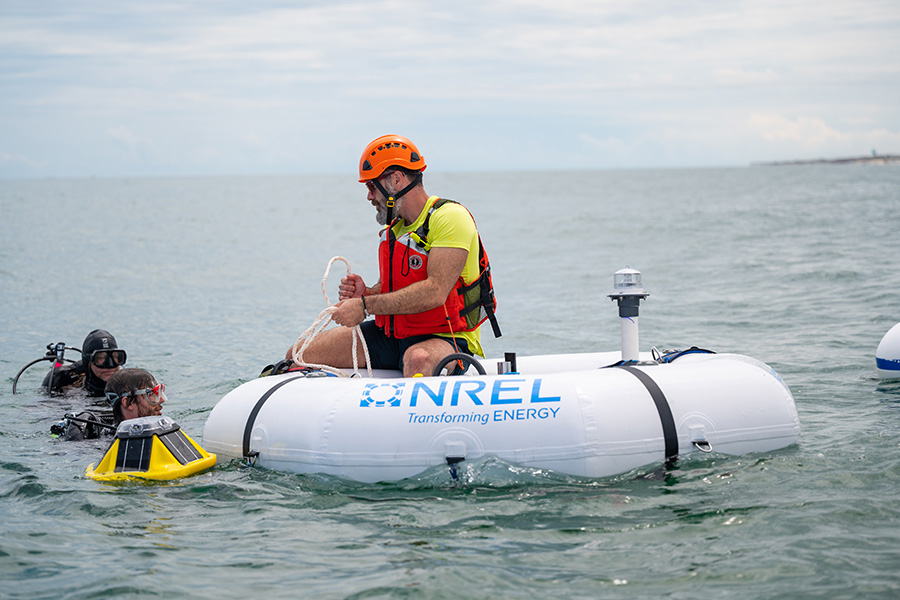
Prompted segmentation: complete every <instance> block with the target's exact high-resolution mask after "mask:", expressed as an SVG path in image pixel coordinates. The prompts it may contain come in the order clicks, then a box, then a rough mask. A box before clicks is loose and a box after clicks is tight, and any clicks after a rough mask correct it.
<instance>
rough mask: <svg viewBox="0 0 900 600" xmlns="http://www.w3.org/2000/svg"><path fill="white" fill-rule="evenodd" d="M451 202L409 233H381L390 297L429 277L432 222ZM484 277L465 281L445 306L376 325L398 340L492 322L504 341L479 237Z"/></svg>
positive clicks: (382, 318) (384, 285)
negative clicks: (396, 234)
mask: <svg viewBox="0 0 900 600" xmlns="http://www.w3.org/2000/svg"><path fill="white" fill-rule="evenodd" d="M447 202H454V200H448V199H446V198H442V199H438V200H436V201H435V202H434V204H433V205H432V206H431V208H430V209H428V214H427V215H426V216H425V221H424V222H423V223H422V226H421V227H419V228H418V229H416V230H415V231H411V232H409V233H406V234H403V235H401V236H400V237H399V238H397V237H395V236H394V232H393V227H392V226H393V223H392V224H391V226H388V227H386V228H384V229H383V230H382V231H381V242H380V243H379V245H378V271H379V275H380V276H381V292H382V293H387V292H392V291H396V290H399V289H402V288H405V287H406V286H408V285H411V284H413V283H415V282H417V281H424V280H425V279H426V278H427V277H428V252H429V250H430V249H431V244H429V243H428V224H429V220H430V219H431V214H432V213H433V212H434V211H436V210H437V209H438V208H440V207H441V206H443V205H444V204H446V203H447ZM478 258H479V271H480V273H479V276H478V277H476V278H475V280H474V281H473V282H472V283H470V284H469V285H466V284H465V282H464V281H463V279H462V277H460V278H459V279H458V280H457V282H456V285H454V286H453V290H451V291H450V295H449V296H447V300H446V301H445V302H444V304H443V305H441V306H437V307H435V308H432V309H431V310H427V311H425V312H421V313H416V314H412V315H375V324H376V325H378V326H379V327H381V328H382V329H383V330H384V332H385V334H387V335H388V336H390V337H394V338H406V337H410V336H413V335H426V334H436V333H451V334H452V333H456V332H460V331H474V330H475V329H477V328H478V326H479V325H481V324H482V323H483V322H484V321H485V320H486V319H490V320H491V326H492V328H493V331H494V336H495V337H500V327H499V326H498V324H497V320H496V317H495V316H494V309H495V308H496V305H497V303H496V300H495V298H494V288H493V283H492V282H491V267H490V263H489V261H488V258H487V254H486V253H485V252H484V247H483V246H482V244H481V236H479V237H478Z"/></svg>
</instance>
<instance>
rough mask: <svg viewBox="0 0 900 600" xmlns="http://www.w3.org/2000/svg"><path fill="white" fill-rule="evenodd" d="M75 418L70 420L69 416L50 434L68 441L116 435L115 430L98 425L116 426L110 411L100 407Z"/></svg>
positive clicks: (53, 427) (52, 429)
mask: <svg viewBox="0 0 900 600" xmlns="http://www.w3.org/2000/svg"><path fill="white" fill-rule="evenodd" d="M74 417H75V419H69V418H68V416H67V417H66V418H63V419H62V420H61V421H60V422H59V423H57V424H56V425H53V426H52V427H50V433H52V434H54V435H57V436H59V437H60V438H61V439H64V440H66V441H78V440H94V439H97V438H99V437H102V436H105V435H111V434H113V433H115V430H114V429H110V428H109V427H102V426H101V425H97V423H102V424H104V425H115V424H116V423H115V417H113V414H112V411H110V410H108V409H106V410H104V409H102V408H100V407H98V408H96V409H93V410H85V411H81V412H80V413H78V414H77V415H74ZM76 419H77V420H76ZM85 421H87V422H85Z"/></svg>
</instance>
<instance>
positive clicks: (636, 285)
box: [613, 267, 645, 294]
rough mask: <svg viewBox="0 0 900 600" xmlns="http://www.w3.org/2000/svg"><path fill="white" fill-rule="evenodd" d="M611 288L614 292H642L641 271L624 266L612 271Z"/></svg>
mask: <svg viewBox="0 0 900 600" xmlns="http://www.w3.org/2000/svg"><path fill="white" fill-rule="evenodd" d="M613 289H614V290H615V293H616V294H629V293H632V294H633V293H637V294H644V293H645V292H644V288H643V287H641V272H640V271H638V270H636V269H630V268H628V267H625V268H624V269H620V270H618V271H616V272H615V273H613Z"/></svg>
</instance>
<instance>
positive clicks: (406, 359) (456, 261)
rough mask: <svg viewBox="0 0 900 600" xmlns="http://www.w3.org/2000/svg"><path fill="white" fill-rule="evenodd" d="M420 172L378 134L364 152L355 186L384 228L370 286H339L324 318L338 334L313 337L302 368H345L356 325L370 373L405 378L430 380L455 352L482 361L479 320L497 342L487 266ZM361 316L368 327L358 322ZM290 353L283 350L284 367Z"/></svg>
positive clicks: (400, 141)
mask: <svg viewBox="0 0 900 600" xmlns="http://www.w3.org/2000/svg"><path fill="white" fill-rule="evenodd" d="M425 167H426V165H425V158H424V157H423V156H422V154H421V153H420V152H419V150H418V148H416V146H415V145H414V144H413V143H412V142H411V141H409V140H408V139H407V138H405V137H402V136H399V135H385V136H382V137H379V138H378V139H376V140H375V141H373V142H372V143H370V144H369V145H368V146H367V147H366V149H365V151H364V152H363V155H362V157H361V158H360V161H359V181H360V183H364V184H365V185H366V189H367V190H368V194H367V196H366V199H367V200H368V201H369V202H371V203H372V205H373V206H374V207H375V209H376V211H377V213H376V220H377V221H378V223H379V224H380V225H383V226H385V227H384V228H383V229H382V231H381V241H380V243H379V246H378V272H379V275H380V278H379V281H378V282H377V283H376V284H375V285H373V286H366V284H365V283H364V282H363V279H362V277H360V276H359V275H357V274H355V273H354V274H351V275H348V276H347V277H344V278H343V279H342V280H341V284H340V288H339V289H340V302H338V303H337V305H336V310H335V311H334V313H333V314H332V317H331V318H332V320H333V321H334V322H335V323H337V324H338V325H342V326H343V327H339V328H336V329H330V330H327V331H324V332H322V333H321V335H318V336H317V337H316V338H315V339H314V340H313V341H312V343H311V344H310V345H309V347H308V348H307V349H306V350H305V351H304V354H303V360H304V361H305V362H308V363H317V364H325V365H330V366H333V367H338V368H351V367H353V366H354V365H353V364H352V352H351V347H352V335H353V329H352V328H353V327H355V326H357V325H360V324H362V332H363V335H364V336H365V340H366V345H367V346H368V349H369V354H370V357H371V361H372V367H373V368H375V369H399V370H401V371H402V372H403V375H404V376H405V377H411V376H413V375H416V374H418V373H422V374H424V375H431V374H432V371H433V370H434V368H435V367H436V366H437V365H438V363H439V362H440V361H441V360H442V359H444V358H445V357H447V356H449V355H450V354H453V353H456V352H463V353H467V354H473V353H474V354H477V355H479V356H484V353H483V351H482V348H481V333H480V326H481V323H483V322H484V321H485V320H486V319H490V320H491V326H492V327H493V330H494V335H495V336H496V337H499V336H500V329H499V327H498V326H497V322H496V318H495V317H494V309H495V306H496V302H495V300H494V292H493V286H492V284H491V273H490V264H489V262H488V258H487V255H486V254H485V252H484V248H483V247H482V244H481V239H480V237H479V235H478V230H477V229H476V228H475V221H474V219H473V218H472V215H471V214H470V213H469V211H468V210H467V209H466V208H465V207H463V206H462V205H461V204H459V203H457V202H454V201H452V200H446V199H442V198H438V197H437V196H429V195H428V194H427V193H426V192H425V189H424V187H423V185H422V171H424V170H425ZM369 315H374V317H375V319H374V320H372V321H367V320H366V318H367V317H368V316H369ZM295 349H296V346H294V347H292V348H291V349H289V350H288V353H287V358H288V359H291V358H292V357H293V354H294V351H295ZM358 360H359V361H360V363H361V364H359V365H356V366H358V367H362V366H365V365H364V364H362V362H363V361H364V360H365V357H363V356H360V357H359V358H358Z"/></svg>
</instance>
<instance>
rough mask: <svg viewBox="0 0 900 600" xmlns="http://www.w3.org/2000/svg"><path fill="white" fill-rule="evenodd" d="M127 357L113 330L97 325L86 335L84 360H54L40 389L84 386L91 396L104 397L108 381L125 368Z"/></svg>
mask: <svg viewBox="0 0 900 600" xmlns="http://www.w3.org/2000/svg"><path fill="white" fill-rule="evenodd" d="M126 359H127V354H126V353H125V351H124V350H122V349H121V348H119V346H118V344H117V343H116V338H115V337H113V335H112V334H111V333H110V332H108V331H106V330H105V329H95V330H93V331H92V332H90V333H89V334H88V335H87V337H86V338H84V343H82V345H81V360H79V361H76V362H74V363H69V364H61V362H60V361H55V362H54V363H53V367H52V368H51V369H50V372H49V373H47V375H46V376H45V377H44V382H43V384H41V389H42V390H43V391H44V392H46V393H50V394H65V393H67V392H71V391H75V390H80V389H83V390H84V391H85V393H86V394H87V395H88V396H89V397H102V396H103V393H104V390H105V388H106V382H107V381H108V380H109V378H110V377H112V375H113V373H115V372H116V371H117V370H119V369H120V368H122V366H123V365H124V364H125V360H126Z"/></svg>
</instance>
